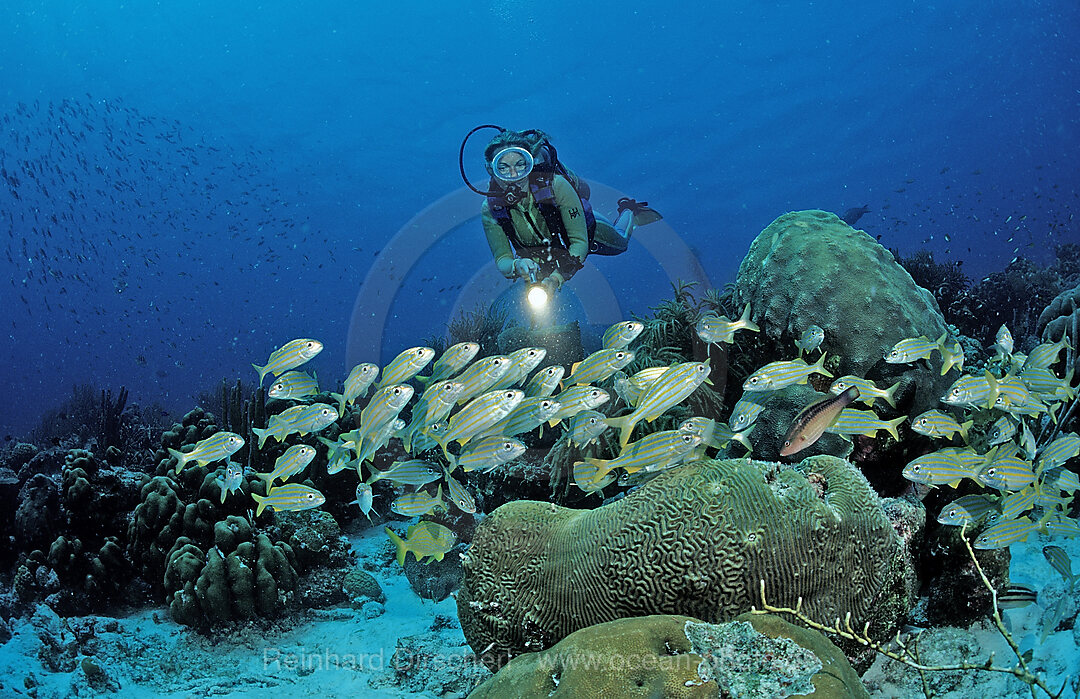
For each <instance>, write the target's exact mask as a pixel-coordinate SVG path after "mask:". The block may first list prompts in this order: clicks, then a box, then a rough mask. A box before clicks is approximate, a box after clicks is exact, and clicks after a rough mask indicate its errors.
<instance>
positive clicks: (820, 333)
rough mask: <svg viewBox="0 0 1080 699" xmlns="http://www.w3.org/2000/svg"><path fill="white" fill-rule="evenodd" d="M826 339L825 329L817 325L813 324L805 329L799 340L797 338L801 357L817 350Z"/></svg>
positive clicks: (796, 345)
mask: <svg viewBox="0 0 1080 699" xmlns="http://www.w3.org/2000/svg"><path fill="white" fill-rule="evenodd" d="M824 340H825V331H824V330H822V329H821V328H820V327H819V326H817V325H811V326H810V327H808V328H807V329H806V330H804V331H803V333H802V335H800V336H799V339H798V340H795V347H796V348H797V349H798V350H799V356H800V357H801V356H803V355H804V354H809V353H810V352H813V351H814V350H816V349H817V348H818V347H820V346H821V343H822V342H823V341H824Z"/></svg>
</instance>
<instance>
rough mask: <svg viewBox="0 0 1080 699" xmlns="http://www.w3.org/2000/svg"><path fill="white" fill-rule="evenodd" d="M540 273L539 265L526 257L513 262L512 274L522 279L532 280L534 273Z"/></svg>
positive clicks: (534, 276)
mask: <svg viewBox="0 0 1080 699" xmlns="http://www.w3.org/2000/svg"><path fill="white" fill-rule="evenodd" d="M539 271H540V265H539V264H537V262H536V260H533V259H530V258H528V257H521V258H518V259H516V260H514V274H516V275H517V276H519V277H521V278H522V279H528V280H533V279H535V278H536V273H537V272H539Z"/></svg>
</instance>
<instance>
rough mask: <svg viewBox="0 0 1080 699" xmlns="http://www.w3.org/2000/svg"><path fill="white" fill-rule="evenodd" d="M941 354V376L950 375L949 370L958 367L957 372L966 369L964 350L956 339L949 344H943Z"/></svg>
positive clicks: (940, 349)
mask: <svg viewBox="0 0 1080 699" xmlns="http://www.w3.org/2000/svg"><path fill="white" fill-rule="evenodd" d="M939 351H940V352H941V375H942V376H944V375H945V374H948V373H949V370H950V369H952V368H953V367H956V369H957V371H961V370H963V368H964V348H963V347H961V346H960V343H959V342H957V341H956V340H955V339H954V340H951V341H949V342H946V343H943V344H942V345H941V347H940V348H939Z"/></svg>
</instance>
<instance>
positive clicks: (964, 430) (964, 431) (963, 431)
mask: <svg viewBox="0 0 1080 699" xmlns="http://www.w3.org/2000/svg"><path fill="white" fill-rule="evenodd" d="M974 424H975V421H974V420H968V421H967V422H965V423H962V424H961V425H960V436H961V437H962V438H963V439H964V441H965V442H966V441H968V430H970V429H971V426H972V425H974Z"/></svg>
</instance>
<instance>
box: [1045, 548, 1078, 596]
mask: <svg viewBox="0 0 1080 699" xmlns="http://www.w3.org/2000/svg"><path fill="white" fill-rule="evenodd" d="M1043 556H1045V557H1046V560H1047V562H1048V563H1049V564H1050V567H1051V568H1053V569H1054V570H1056V571H1057V572H1058V573H1059V574H1060V575H1061V577H1062V578H1063V579H1064V580H1065V582H1066V584H1068V585H1069V587H1075V586H1076V579H1077V576H1076V575H1074V574H1073V572H1072V559H1071V558H1070V557H1069V554H1068V552H1067V551H1066V550H1065V549H1063V548H1061V547H1060V546H1054V545H1050V546H1043Z"/></svg>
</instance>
